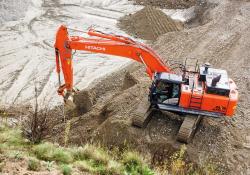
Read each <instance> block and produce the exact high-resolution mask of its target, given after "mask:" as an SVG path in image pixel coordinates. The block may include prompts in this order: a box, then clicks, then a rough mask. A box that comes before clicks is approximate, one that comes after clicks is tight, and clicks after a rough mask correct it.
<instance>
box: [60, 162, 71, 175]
mask: <svg viewBox="0 0 250 175" xmlns="http://www.w3.org/2000/svg"><path fill="white" fill-rule="evenodd" d="M61 172H62V174H63V175H71V174H72V168H71V167H70V166H69V165H66V164H64V165H61Z"/></svg>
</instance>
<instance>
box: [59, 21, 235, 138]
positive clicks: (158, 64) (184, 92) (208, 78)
mask: <svg viewBox="0 0 250 175" xmlns="http://www.w3.org/2000/svg"><path fill="white" fill-rule="evenodd" d="M87 34H88V35H89V36H90V37H88V38H84V37H81V36H70V35H69V34H68V29H67V27H66V26H61V27H59V29H58V31H57V34H56V41H55V53H56V68H57V69H56V70H57V73H58V77H59V88H58V94H59V95H62V96H63V97H64V101H65V102H69V100H70V98H72V95H73V94H74V93H75V90H74V89H73V83H74V82H73V64H72V50H83V51H88V52H93V53H102V54H108V55H115V56H120V57H124V58H129V59H131V60H134V61H137V62H140V63H142V64H143V65H144V66H145V68H146V72H147V74H148V76H149V77H150V79H152V85H151V87H150V92H149V95H145V98H144V99H142V100H141V103H140V104H138V109H137V110H136V111H135V113H134V114H133V115H134V117H133V121H132V123H133V125H136V126H138V127H146V125H147V124H148V122H149V121H150V119H151V118H152V116H153V115H154V111H155V110H157V111H169V112H173V113H177V114H181V116H184V122H183V124H182V125H181V128H180V131H179V133H178V135H177V140H179V141H182V142H186V143H188V142H189V141H190V139H191V138H192V136H193V135H194V132H195V130H196V128H197V126H198V124H199V122H200V120H201V116H203V117H208V116H210V117H222V116H227V117H232V116H233V114H234V112H235V110H236V106H237V102H238V91H237V86H236V85H235V83H234V81H233V80H232V79H230V78H229V77H228V74H227V72H226V70H222V69H215V68H212V67H211V65H209V64H204V65H198V64H197V63H196V65H194V66H195V68H194V69H192V70H191V69H189V65H187V64H186V62H185V63H184V64H182V66H181V70H182V73H181V74H177V73H175V72H174V71H173V70H172V69H171V68H170V67H169V66H167V65H166V64H165V63H164V62H163V61H162V60H161V58H160V56H159V55H157V53H156V52H154V51H153V50H152V49H151V48H149V47H148V46H146V45H145V44H143V43H140V42H137V41H134V40H132V39H130V38H128V37H125V36H120V35H114V34H106V33H103V32H100V31H95V30H93V29H90V30H89V31H88V32H87ZM61 70H62V72H63V75H64V81H65V82H64V84H61V78H60V72H61ZM146 97H148V98H146ZM69 106H74V104H73V103H70V105H69Z"/></svg>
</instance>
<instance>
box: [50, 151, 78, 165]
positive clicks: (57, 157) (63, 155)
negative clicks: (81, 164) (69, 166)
mask: <svg viewBox="0 0 250 175" xmlns="http://www.w3.org/2000/svg"><path fill="white" fill-rule="evenodd" d="M52 157H53V160H54V161H56V162H60V163H71V162H73V156H72V155H71V153H70V152H68V151H66V150H65V149H63V148H56V149H55V151H54V152H53V155H52Z"/></svg>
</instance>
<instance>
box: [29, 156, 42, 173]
mask: <svg viewBox="0 0 250 175" xmlns="http://www.w3.org/2000/svg"><path fill="white" fill-rule="evenodd" d="M40 168H41V164H40V161H39V160H37V159H35V158H30V159H29V161H28V170H31V171H38V170H39V169H40Z"/></svg>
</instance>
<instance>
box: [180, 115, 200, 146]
mask: <svg viewBox="0 0 250 175" xmlns="http://www.w3.org/2000/svg"><path fill="white" fill-rule="evenodd" d="M201 118H202V117H201V115H198V116H197V115H186V116H185V119H184V121H183V123H182V125H181V127H180V129H179V132H178V134H177V140H178V141H180V142H184V143H189V142H190V141H191V140H192V138H193V136H194V134H195V131H196V129H197V127H198V126H199V123H200V121H201Z"/></svg>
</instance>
